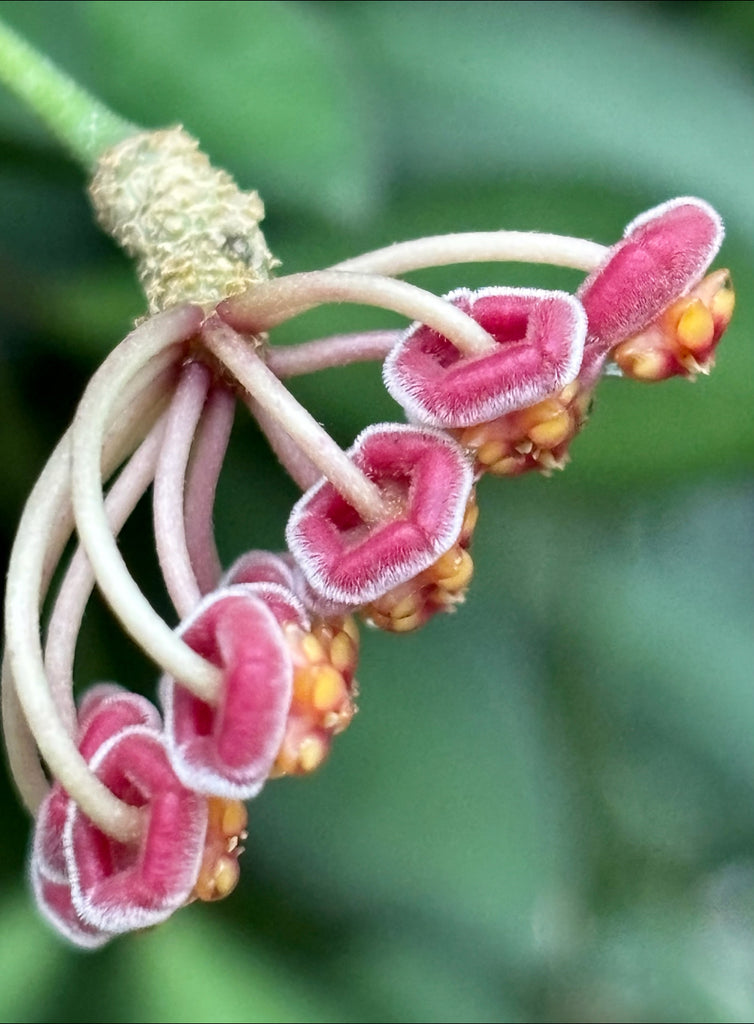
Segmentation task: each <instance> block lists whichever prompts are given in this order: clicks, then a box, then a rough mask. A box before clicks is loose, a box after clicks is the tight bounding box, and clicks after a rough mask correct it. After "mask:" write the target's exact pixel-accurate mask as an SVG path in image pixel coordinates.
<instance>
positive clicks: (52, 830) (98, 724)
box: [30, 684, 207, 948]
mask: <svg viewBox="0 0 754 1024" xmlns="http://www.w3.org/2000/svg"><path fill="white" fill-rule="evenodd" d="M78 746H79V749H80V751H81V753H82V755H83V756H84V757H85V758H86V759H87V761H88V762H89V765H90V767H91V768H92V770H93V771H94V772H95V773H96V774H97V775H98V777H99V778H101V779H102V781H104V782H105V784H106V785H108V787H109V788H110V789H111V790H112V791H113V792H114V793H115V794H116V795H118V796H120V797H121V798H122V799H124V800H125V801H126V802H127V803H130V804H132V805H135V806H139V807H141V808H143V812H144V831H143V832H142V833H141V835H139V837H137V838H136V839H135V840H133V841H132V842H129V843H122V842H119V841H117V840H114V839H112V838H111V837H109V836H107V835H105V834H104V833H103V832H101V831H100V830H99V829H98V828H97V827H96V826H95V825H94V824H93V823H92V822H91V821H89V819H88V818H86V816H85V815H84V814H83V813H82V812H81V811H80V809H79V808H78V807H77V805H76V804H75V803H74V802H73V801H72V800H71V799H70V797H69V796H68V794H67V793H66V792H65V790H64V789H63V788H62V786H61V785H60V784H59V783H55V784H54V785H53V787H52V789H51V790H50V792H49V794H48V796H47V798H46V799H45V800H44V801H43V803H42V806H41V807H40V809H39V813H38V816H37V821H36V826H35V833H34V841H33V845H32V855H31V867H30V873H31V879H32V884H33V887H34V892H35V895H36V897H37V902H38V905H39V908H40V910H41V912H42V913H43V915H44V916H45V917H46V918H47V919H48V920H49V921H50V922H51V923H52V924H53V925H54V926H55V927H56V928H57V929H58V931H60V932H61V933H62V934H63V935H65V936H66V937H67V938H69V939H70V940H71V941H72V942H74V943H76V944H77V945H79V946H84V947H88V948H94V947H96V946H100V945H102V944H103V943H105V942H107V941H108V939H110V938H111V937H112V936H113V935H116V934H119V933H121V932H125V931H129V930H131V929H132V928H141V927H145V926H146V925H148V924H153V923H156V922H157V921H161V920H164V919H165V918H166V917H168V916H170V914H171V913H172V912H173V911H174V910H176V909H177V908H178V907H179V906H182V905H183V904H184V903H185V902H186V901H187V900H188V899H189V897H190V895H191V891H192V888H193V886H194V884H195V882H196V880H197V875H198V872H199V866H200V863H201V860H202V856H203V852H204V846H205V839H206V831H207V807H206V800H204V798H202V797H199V796H197V795H196V794H194V793H191V792H189V791H188V790H185V789H184V788H183V787H182V786H181V784H180V783H179V781H178V779H177V778H176V777H175V775H174V773H173V771H172V769H171V768H170V764H169V761H168V759H167V754H166V751H165V747H164V743H163V740H162V737H161V734H160V719H159V715H158V713H157V710H156V708H154V706H153V705H152V704H150V703H149V701H147V700H146V699H145V698H143V697H140V696H138V695H136V694H132V693H128V691H125V690H122V689H121V688H120V687H117V686H113V685H107V684H103V685H100V686H95V687H93V688H92V690H90V691H89V692H88V693H87V694H86V696H85V697H84V699H83V701H82V703H81V706H80V709H79V729H78Z"/></svg>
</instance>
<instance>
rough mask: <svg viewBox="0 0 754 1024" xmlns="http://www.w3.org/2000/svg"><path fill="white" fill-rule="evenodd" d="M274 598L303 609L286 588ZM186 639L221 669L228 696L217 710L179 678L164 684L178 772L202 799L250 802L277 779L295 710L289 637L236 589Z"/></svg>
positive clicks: (193, 622) (196, 619) (211, 606)
mask: <svg viewBox="0 0 754 1024" xmlns="http://www.w3.org/2000/svg"><path fill="white" fill-rule="evenodd" d="M266 586H267V587H268V588H273V589H274V588H276V585H275V584H267V585H266ZM275 597H276V598H277V599H279V600H281V601H285V602H287V604H288V606H289V607H293V606H295V605H296V602H295V598H294V597H293V595H288V596H287V595H286V593H285V591H284V590H283V588H282V587H277V588H276V589H275ZM180 633H181V635H182V636H183V639H184V640H185V641H186V643H187V644H188V645H189V646H190V647H192V648H193V649H194V650H195V651H197V653H199V654H201V655H202V656H203V657H205V658H207V660H209V661H211V662H212V663H213V664H215V665H217V666H218V667H220V668H221V669H222V689H221V692H220V694H219V695H218V699H217V703H216V704H215V705H214V706H212V705H210V704H208V703H207V702H205V701H203V700H200V699H199V698H198V697H195V696H194V695H193V694H192V693H190V692H189V690H187V689H186V688H185V687H183V686H181V685H180V683H178V682H176V680H174V679H173V678H172V677H169V676H168V677H166V678H164V679H163V681H162V683H161V686H160V696H161V699H162V704H163V708H164V712H165V730H166V734H167V741H168V746H169V749H170V755H171V758H172V760H173V764H174V765H175V770H176V772H177V773H178V774H179V776H180V777H181V778H182V779H183V781H184V782H185V784H186V785H188V786H191V787H192V788H193V789H197V790H199V791H200V792H204V793H208V794H212V795H215V796H223V797H226V798H231V799H240V800H246V799H248V798H250V797H252V796H255V795H256V794H257V793H258V792H259V790H260V789H261V788H262V786H263V785H264V783H265V781H266V779H267V777H268V776H269V774H270V770H271V768H272V764H273V762H274V760H275V756H276V754H277V752H278V750H279V748H280V744H281V742H282V739H283V733H284V731H285V723H286V718H287V715H288V709H289V707H290V703H291V693H292V686H293V666H292V663H291V658H290V654H289V651H288V647H287V644H286V642H285V638H284V636H283V632H282V629H281V627H280V625H279V622H278V620H277V618H276V617H275V614H274V613H273V611H272V610H271V609H270V607H268V605H267V603H266V602H265V601H263V600H261V599H260V598H259V597H258V596H254V595H253V594H252V593H250V592H249V590H248V589H247V588H246V587H244V586H236V587H227V588H225V589H223V590H220V591H218V592H217V593H215V594H212V595H210V596H209V597H208V598H206V599H205V600H204V601H203V602H202V603H201V605H200V606H199V607H198V608H197V610H196V612H195V613H194V615H193V616H192V617H191V618H190V619H188V620H187V621H186V622H185V623H183V624H182V626H181V628H180Z"/></svg>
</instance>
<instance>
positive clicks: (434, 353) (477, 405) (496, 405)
mask: <svg viewBox="0 0 754 1024" xmlns="http://www.w3.org/2000/svg"><path fill="white" fill-rule="evenodd" d="M445 298H446V299H447V301H448V302H450V303H452V304H453V305H454V306H456V307H457V308H458V309H460V310H462V311H463V312H464V313H466V314H468V315H469V316H470V317H472V318H473V319H474V320H476V322H477V323H478V324H479V325H480V326H481V327H483V328H484V329H485V330H486V331H487V332H488V333H489V334H490V335H491V336H492V337H493V338H494V340H495V341H496V342H497V346H496V347H495V348H494V349H493V350H492V351H490V352H489V353H485V354H484V355H475V356H466V355H465V354H463V353H462V352H460V351H459V350H458V349H457V348H456V347H455V346H454V345H453V344H452V343H451V342H450V341H449V340H448V339H447V338H445V337H443V336H442V335H441V334H439V333H438V332H437V331H435V330H433V329H432V328H430V327H427V326H426V325H424V324H413V325H412V326H411V327H410V328H409V330H408V331H407V333H406V334H405V335H404V337H403V338H402V339H401V340H400V341H399V342H398V343H397V344H396V345H395V347H394V348H393V349H392V350H391V352H390V354H389V355H388V357H387V358H386V360H385V364H384V379H385V386H386V387H387V389H388V391H389V392H390V394H391V395H392V396H393V398H394V399H395V400H396V401H397V402H399V403H400V404H401V405H402V406H403V408H404V409H405V410H406V412H407V414H408V416H409V417H410V418H412V419H415V420H416V421H418V422H422V423H427V424H430V425H432V426H437V427H468V426H471V425H473V424H477V423H483V422H485V421H487V420H491V419H494V418H496V417H498V416H502V415H504V414H505V413H508V412H511V411H513V410H516V409H521V408H524V407H525V406H529V405H533V404H534V403H536V402H539V401H541V400H542V399H543V398H546V397H547V396H548V395H550V394H552V393H553V392H554V391H557V390H559V389H560V388H562V387H564V386H565V385H566V384H568V383H569V382H570V381H571V380H573V378H574V377H575V376H576V374H577V373H578V371H579V367H580V366H581V357H582V352H583V348H584V337H585V334H586V317H585V315H584V311H583V309H582V307H581V304H580V303H579V302H578V300H577V299H575V298H574V297H573V296H572V295H568V294H567V293H565V292H557V291H542V290H540V289H535V288H482V289H480V290H478V291H469V290H468V289H466V288H460V289H458V290H457V291H455V292H451V293H450V294H449V295H446V296H445Z"/></svg>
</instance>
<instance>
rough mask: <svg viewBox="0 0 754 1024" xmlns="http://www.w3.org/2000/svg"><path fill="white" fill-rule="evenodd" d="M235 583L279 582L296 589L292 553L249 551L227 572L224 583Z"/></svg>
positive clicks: (282, 585)
mask: <svg viewBox="0 0 754 1024" xmlns="http://www.w3.org/2000/svg"><path fill="white" fill-rule="evenodd" d="M233 583H278V584H279V585H280V586H281V587H288V589H289V590H294V589H295V588H294V579H293V567H292V566H291V563H290V555H288V554H281V555H277V554H275V553H274V552H272V551H247V552H246V553H245V554H243V555H241V557H240V558H237V559H236V561H235V562H234V563H233V565H231V567H230V569H228V571H227V572H226V573H225V575H224V576H223V579H222V585H223V586H227V585H228V584H233Z"/></svg>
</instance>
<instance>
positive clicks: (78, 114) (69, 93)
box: [0, 21, 139, 170]
mask: <svg viewBox="0 0 754 1024" xmlns="http://www.w3.org/2000/svg"><path fill="white" fill-rule="evenodd" d="M0 82H4V83H5V85H7V86H8V88H9V89H10V90H11V92H13V93H14V94H15V95H16V96H17V97H18V98H19V99H20V100H21V101H22V103H25V104H26V105H27V106H28V107H30V108H31V109H32V110H33V111H34V112H35V113H36V114H37V115H38V116H39V117H40V118H41V119H42V121H44V123H45V124H46V125H47V127H48V128H49V129H50V130H51V132H52V133H53V135H54V136H55V137H56V138H57V139H58V141H59V142H61V143H62V144H63V145H64V146H65V147H66V149H67V150H68V151H69V153H71V154H72V155H73V157H74V158H75V159H76V160H77V161H78V163H80V164H82V165H83V166H84V168H86V170H92V169H93V167H94V165H95V164H96V162H97V160H98V158H99V157H100V156H101V155H102V153H103V152H104V151H105V150H106V149H109V148H110V146H114V145H115V144H116V143H117V142H120V141H122V140H123V139H126V138H128V137H129V136H130V135H134V134H136V132H138V131H139V129H138V128H137V127H136V126H135V125H132V124H129V122H128V121H124V120H123V119H122V118H120V117H118V115H117V114H114V113H113V112H112V111H111V110H109V109H108V108H107V107H106V106H105V105H104V104H103V103H100V101H99V100H97V99H95V98H94V96H90V95H89V93H88V92H86V90H84V89H82V88H81V86H79V85H77V84H76V83H75V82H74V81H73V80H72V79H71V78H69V77H68V75H66V74H65V73H64V72H63V71H61V70H60V69H59V68H57V67H56V66H55V65H54V64H53V63H52V61H50V60H48V59H47V57H45V56H43V54H41V53H38V52H37V51H36V50H35V49H33V47H31V46H30V45H29V44H28V43H27V42H26V41H25V40H24V39H22V38H21V37H20V36H18V35H16V33H15V32H14V31H13V30H12V29H10V28H8V26H7V25H5V24H3V22H2V21H0Z"/></svg>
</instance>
